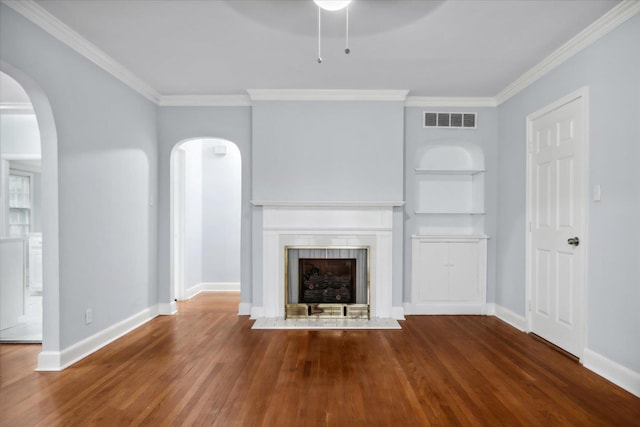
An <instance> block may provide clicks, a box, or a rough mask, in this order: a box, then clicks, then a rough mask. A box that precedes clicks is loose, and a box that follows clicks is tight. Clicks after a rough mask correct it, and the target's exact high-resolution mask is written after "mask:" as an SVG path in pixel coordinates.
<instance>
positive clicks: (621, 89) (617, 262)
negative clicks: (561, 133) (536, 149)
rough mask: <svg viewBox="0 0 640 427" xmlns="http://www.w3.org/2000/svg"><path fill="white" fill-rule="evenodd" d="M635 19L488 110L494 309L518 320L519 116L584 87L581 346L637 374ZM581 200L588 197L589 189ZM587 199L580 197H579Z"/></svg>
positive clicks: (639, 226) (521, 265) (639, 113)
mask: <svg viewBox="0 0 640 427" xmlns="http://www.w3.org/2000/svg"><path fill="white" fill-rule="evenodd" d="M638 41H640V15H636V16H635V17H633V18H631V19H630V20H629V21H627V22H626V23H624V24H622V25H621V26H620V27H618V28H617V29H615V30H614V31H612V32H611V33H610V34H608V35H606V36H605V37H603V38H601V39H600V40H599V41H597V42H596V43H594V44H593V45H592V46H590V47H588V48H587V49H585V50H583V51H582V52H580V53H579V54H577V55H576V56H574V57H573V58H571V59H570V60H568V61H567V62H565V63H564V64H562V65H561V66H559V67H558V68H556V69H555V70H553V71H551V72H550V73H549V74H547V75H546V76H545V77H543V78H542V79H540V80H538V81H537V82H536V83H534V84H532V85H531V86H529V87H528V88H527V89H525V90H524V91H522V92H521V93H519V94H518V95H516V96H514V97H513V98H511V99H509V100H508V101H507V102H505V103H503V104H502V105H500V107H499V108H498V123H499V150H500V151H499V159H498V160H499V180H498V195H499V196H498V202H499V203H498V206H499V209H498V221H499V224H500V230H499V234H498V252H497V253H498V265H497V286H496V302H497V303H498V304H500V305H502V306H504V307H506V308H508V309H510V310H512V311H514V312H516V313H518V314H520V315H524V313H525V246H524V240H525V236H524V230H525V164H526V158H525V117H526V116H527V114H530V113H532V112H534V111H536V110H538V109H540V108H542V107H544V106H545V105H548V104H550V103H551V102H553V101H555V100H556V99H558V98H561V97H562V96H564V95H567V94H569V93H571V92H572V91H574V90H576V89H578V88H580V87H582V86H588V88H589V148H588V150H589V177H588V180H589V188H591V187H592V186H593V185H595V184H600V185H601V186H602V201H601V202H599V203H596V202H592V201H589V202H588V214H587V215H588V231H587V236H585V241H586V242H587V243H588V250H589V253H588V261H587V265H588V270H587V271H588V272H587V275H588V282H587V348H589V349H591V350H593V351H595V352H597V353H599V354H601V355H603V356H605V357H607V358H609V359H611V360H613V361H615V362H618V363H620V364H622V365H624V366H626V367H628V368H630V369H633V370H634V371H636V372H640V328H638V325H640V310H639V309H638V302H639V301H640V286H638V280H639V278H640V239H638V236H640V221H638V219H639V218H640V168H639V167H638V161H639V160H640V143H639V141H640V120H639V118H640V78H639V76H640V49H639V48H638ZM589 194H590V192H589ZM589 200H590V199H589Z"/></svg>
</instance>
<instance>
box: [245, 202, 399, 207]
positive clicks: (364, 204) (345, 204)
mask: <svg viewBox="0 0 640 427" xmlns="http://www.w3.org/2000/svg"><path fill="white" fill-rule="evenodd" d="M404 203H405V202H403V201H396V202H331V201H329V202H319V201H303V202H295V201H277V200H273V201H268V200H267V201H265V200H252V201H251V204H252V205H254V206H273V207H278V206H282V207H292V206H293V207H299V206H302V207H306V206H314V207H329V208H336V207H337V208H342V207H347V208H351V207H353V208H367V207H372V208H386V207H399V206H404Z"/></svg>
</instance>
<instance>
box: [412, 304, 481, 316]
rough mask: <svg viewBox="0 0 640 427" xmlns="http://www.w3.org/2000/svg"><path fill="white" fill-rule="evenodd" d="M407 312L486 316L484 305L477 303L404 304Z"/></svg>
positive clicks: (414, 313) (415, 313)
mask: <svg viewBox="0 0 640 427" xmlns="http://www.w3.org/2000/svg"><path fill="white" fill-rule="evenodd" d="M405 307H406V308H408V310H406V308H405V311H406V312H407V314H412V315H440V314H443V315H457V314H460V315H469V314H486V312H487V308H486V304H484V303H479V302H469V303H465V302H458V301H452V302H446V301H445V302H432V303H424V302H421V303H419V304H412V303H405Z"/></svg>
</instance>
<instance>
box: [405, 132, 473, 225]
mask: <svg viewBox="0 0 640 427" xmlns="http://www.w3.org/2000/svg"><path fill="white" fill-rule="evenodd" d="M417 157H418V161H417V164H416V167H415V168H414V188H415V202H414V210H413V214H414V215H415V216H416V217H417V218H418V221H417V224H418V229H417V230H415V231H416V232H417V234H419V235H443V234H449V235H451V234H453V235H458V234H460V235H472V234H475V235H477V234H482V233H484V218H483V215H484V213H485V211H484V175H485V168H484V156H483V153H482V150H481V149H480V148H479V147H477V146H475V145H470V144H464V143H461V144H456V143H447V144H442V145H433V146H428V147H425V148H424V149H423V150H422V152H421V153H419V155H418V156H417Z"/></svg>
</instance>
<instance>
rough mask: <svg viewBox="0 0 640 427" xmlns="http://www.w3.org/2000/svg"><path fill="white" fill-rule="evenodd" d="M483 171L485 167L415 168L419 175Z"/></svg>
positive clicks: (473, 173) (470, 173)
mask: <svg viewBox="0 0 640 427" xmlns="http://www.w3.org/2000/svg"><path fill="white" fill-rule="evenodd" d="M482 172H484V169H421V168H416V169H415V173H416V174H419V175H476V174H479V173H482Z"/></svg>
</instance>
